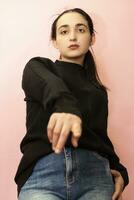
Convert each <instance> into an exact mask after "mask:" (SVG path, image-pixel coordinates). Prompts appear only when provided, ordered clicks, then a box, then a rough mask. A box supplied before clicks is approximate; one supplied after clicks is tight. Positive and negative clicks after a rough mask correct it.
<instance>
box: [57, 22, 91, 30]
mask: <svg viewBox="0 0 134 200" xmlns="http://www.w3.org/2000/svg"><path fill="white" fill-rule="evenodd" d="M75 26H76V27H79V26H85V27H86V28H88V27H87V25H85V24H83V23H78V24H76V25H75ZM63 27H64V28H66V27H69V25H68V24H63V25H61V26H60V27H59V28H58V30H59V29H60V28H63Z"/></svg>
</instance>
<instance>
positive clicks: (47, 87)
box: [15, 57, 129, 194]
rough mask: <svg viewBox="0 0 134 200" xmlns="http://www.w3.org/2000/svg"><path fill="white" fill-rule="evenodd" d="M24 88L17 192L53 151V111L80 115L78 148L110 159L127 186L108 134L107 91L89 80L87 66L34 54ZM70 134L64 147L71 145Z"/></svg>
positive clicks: (111, 166)
mask: <svg viewBox="0 0 134 200" xmlns="http://www.w3.org/2000/svg"><path fill="white" fill-rule="evenodd" d="M22 88H23V90H24V93H25V98H24V101H26V134H25V136H24V138H23V139H22V141H21V144H20V150H21V152H22V154H23V156H22V158H21V161H20V163H19V166H18V169H17V172H16V175H15V182H16V184H17V186H18V187H17V189H18V194H19V192H20V189H21V187H22V186H23V184H24V183H25V182H26V180H27V179H28V177H29V176H30V175H31V173H32V170H33V168H34V166H35V163H36V162H37V160H38V159H39V158H41V157H42V156H45V155H47V154H50V153H52V152H53V150H52V144H51V143H50V142H49V139H48V136H47V124H48V122H49V118H50V116H51V115H52V113H54V112H60V113H61V112H64V113H72V114H75V115H77V116H79V117H80V118H81V119H82V135H81V137H80V138H79V141H78V147H77V148H83V149H88V150H93V151H96V152H98V153H99V154H100V155H102V156H104V157H106V158H108V160H109V163H110V168H111V169H116V170H118V171H119V172H120V173H121V175H122V177H123V179H124V183H125V186H126V185H127V184H128V182H129V179H128V173H127V169H126V168H125V167H124V166H123V165H122V164H121V163H120V159H119V157H118V156H117V154H116V152H115V150H114V147H113V144H112V143H111V141H110V139H109V137H108V134H107V117H108V95H107V91H106V90H104V89H102V88H99V87H97V86H96V85H94V84H93V83H90V82H89V81H88V79H87V76H86V72H85V68H84V67H82V66H81V65H80V64H77V63H71V62H67V61H61V60H56V61H55V62H53V61H52V60H51V59H49V58H43V57H34V58H32V59H30V60H29V61H28V63H27V64H26V66H25V68H24V71H23V77H22ZM70 136H71V134H70V135H69V137H68V139H67V141H66V144H65V146H72V143H71V137H70ZM125 186H124V188H125Z"/></svg>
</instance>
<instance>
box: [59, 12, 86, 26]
mask: <svg viewBox="0 0 134 200" xmlns="http://www.w3.org/2000/svg"><path fill="white" fill-rule="evenodd" d="M80 24H81V25H85V26H87V27H88V23H87V21H86V20H85V18H84V17H83V16H82V15H81V14H79V13H77V12H69V13H65V14H63V15H62V16H61V17H60V18H59V19H58V21H57V29H59V28H60V27H63V26H64V25H65V26H66V27H67V26H78V25H80Z"/></svg>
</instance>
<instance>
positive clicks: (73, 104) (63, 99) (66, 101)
mask: <svg viewBox="0 0 134 200" xmlns="http://www.w3.org/2000/svg"><path fill="white" fill-rule="evenodd" d="M52 112H65V113H71V114H75V115H77V116H78V117H80V118H81V119H82V114H81V112H80V110H79V109H78V101H77V99H76V98H75V97H74V96H73V95H71V94H70V93H62V95H61V96H59V97H58V98H57V99H56V100H55V102H54V105H53V106H52Z"/></svg>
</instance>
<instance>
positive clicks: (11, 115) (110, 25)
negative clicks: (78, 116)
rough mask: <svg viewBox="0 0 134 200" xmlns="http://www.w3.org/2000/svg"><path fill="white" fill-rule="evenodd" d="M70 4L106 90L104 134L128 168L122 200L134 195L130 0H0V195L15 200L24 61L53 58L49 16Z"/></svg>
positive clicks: (22, 127) (132, 16) (133, 41)
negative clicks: (87, 25)
mask: <svg viewBox="0 0 134 200" xmlns="http://www.w3.org/2000/svg"><path fill="white" fill-rule="evenodd" d="M71 6H73V7H80V8H83V9H84V10H85V11H87V12H88V13H89V14H90V15H91V17H92V18H93V21H94V24H95V29H96V31H97V35H96V44H95V45H94V52H95V55H96V61H97V63H98V71H99V74H100V77H101V79H102V81H103V82H104V84H106V85H107V86H108V87H109V88H110V89H111V92H109V118H108V134H109V137H110V138H111V140H112V142H113V144H114V146H115V149H116V152H117V153H118V155H119V157H120V159H121V162H122V163H123V164H124V165H125V166H126V167H127V169H128V171H129V176H130V184H129V186H128V187H127V188H126V189H125V191H124V194H123V199H124V200H133V198H134V197H133V187H134V171H133V165H134V156H133V155H134V148H133V144H134V143H133V141H134V135H133V132H134V123H133V117H134V103H133V102H134V78H133V77H134V68H133V66H134V59H133V58H134V56H133V52H134V47H133V46H134V14H133V8H134V1H133V0H118V1H116V0H109V1H107V0H101V1H98V0H82V1H78V0H75V1H73V0H72V1H71V0H70V1H67V0H66V1H65V0H64V1H63V0H56V1H53V0H49V1H43V0H38V1H35V0H29V1H27V0H23V1H18V0H13V1H10V0H9V1H7V0H3V1H2V0H0V62H1V64H0V68H1V73H0V93H1V95H0V115H1V117H0V134H1V139H0V199H5V200H16V199H17V189H16V185H15V183H14V180H13V179H14V175H15V173H16V170H17V166H18V164H19V161H20V158H21V153H20V150H19V144H20V141H21V139H22V138H23V136H24V134H25V102H24V101H23V99H24V93H23V91H22V89H21V78H22V71H23V68H24V65H25V64H26V62H27V61H28V60H29V59H30V58H31V57H33V56H44V57H49V58H51V59H53V60H55V59H56V58H57V57H58V52H56V50H55V49H54V48H53V47H52V45H51V43H50V41H49V34H50V25H51V23H52V21H53V19H54V15H55V14H57V13H58V12H61V11H63V9H66V8H70V7H71Z"/></svg>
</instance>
